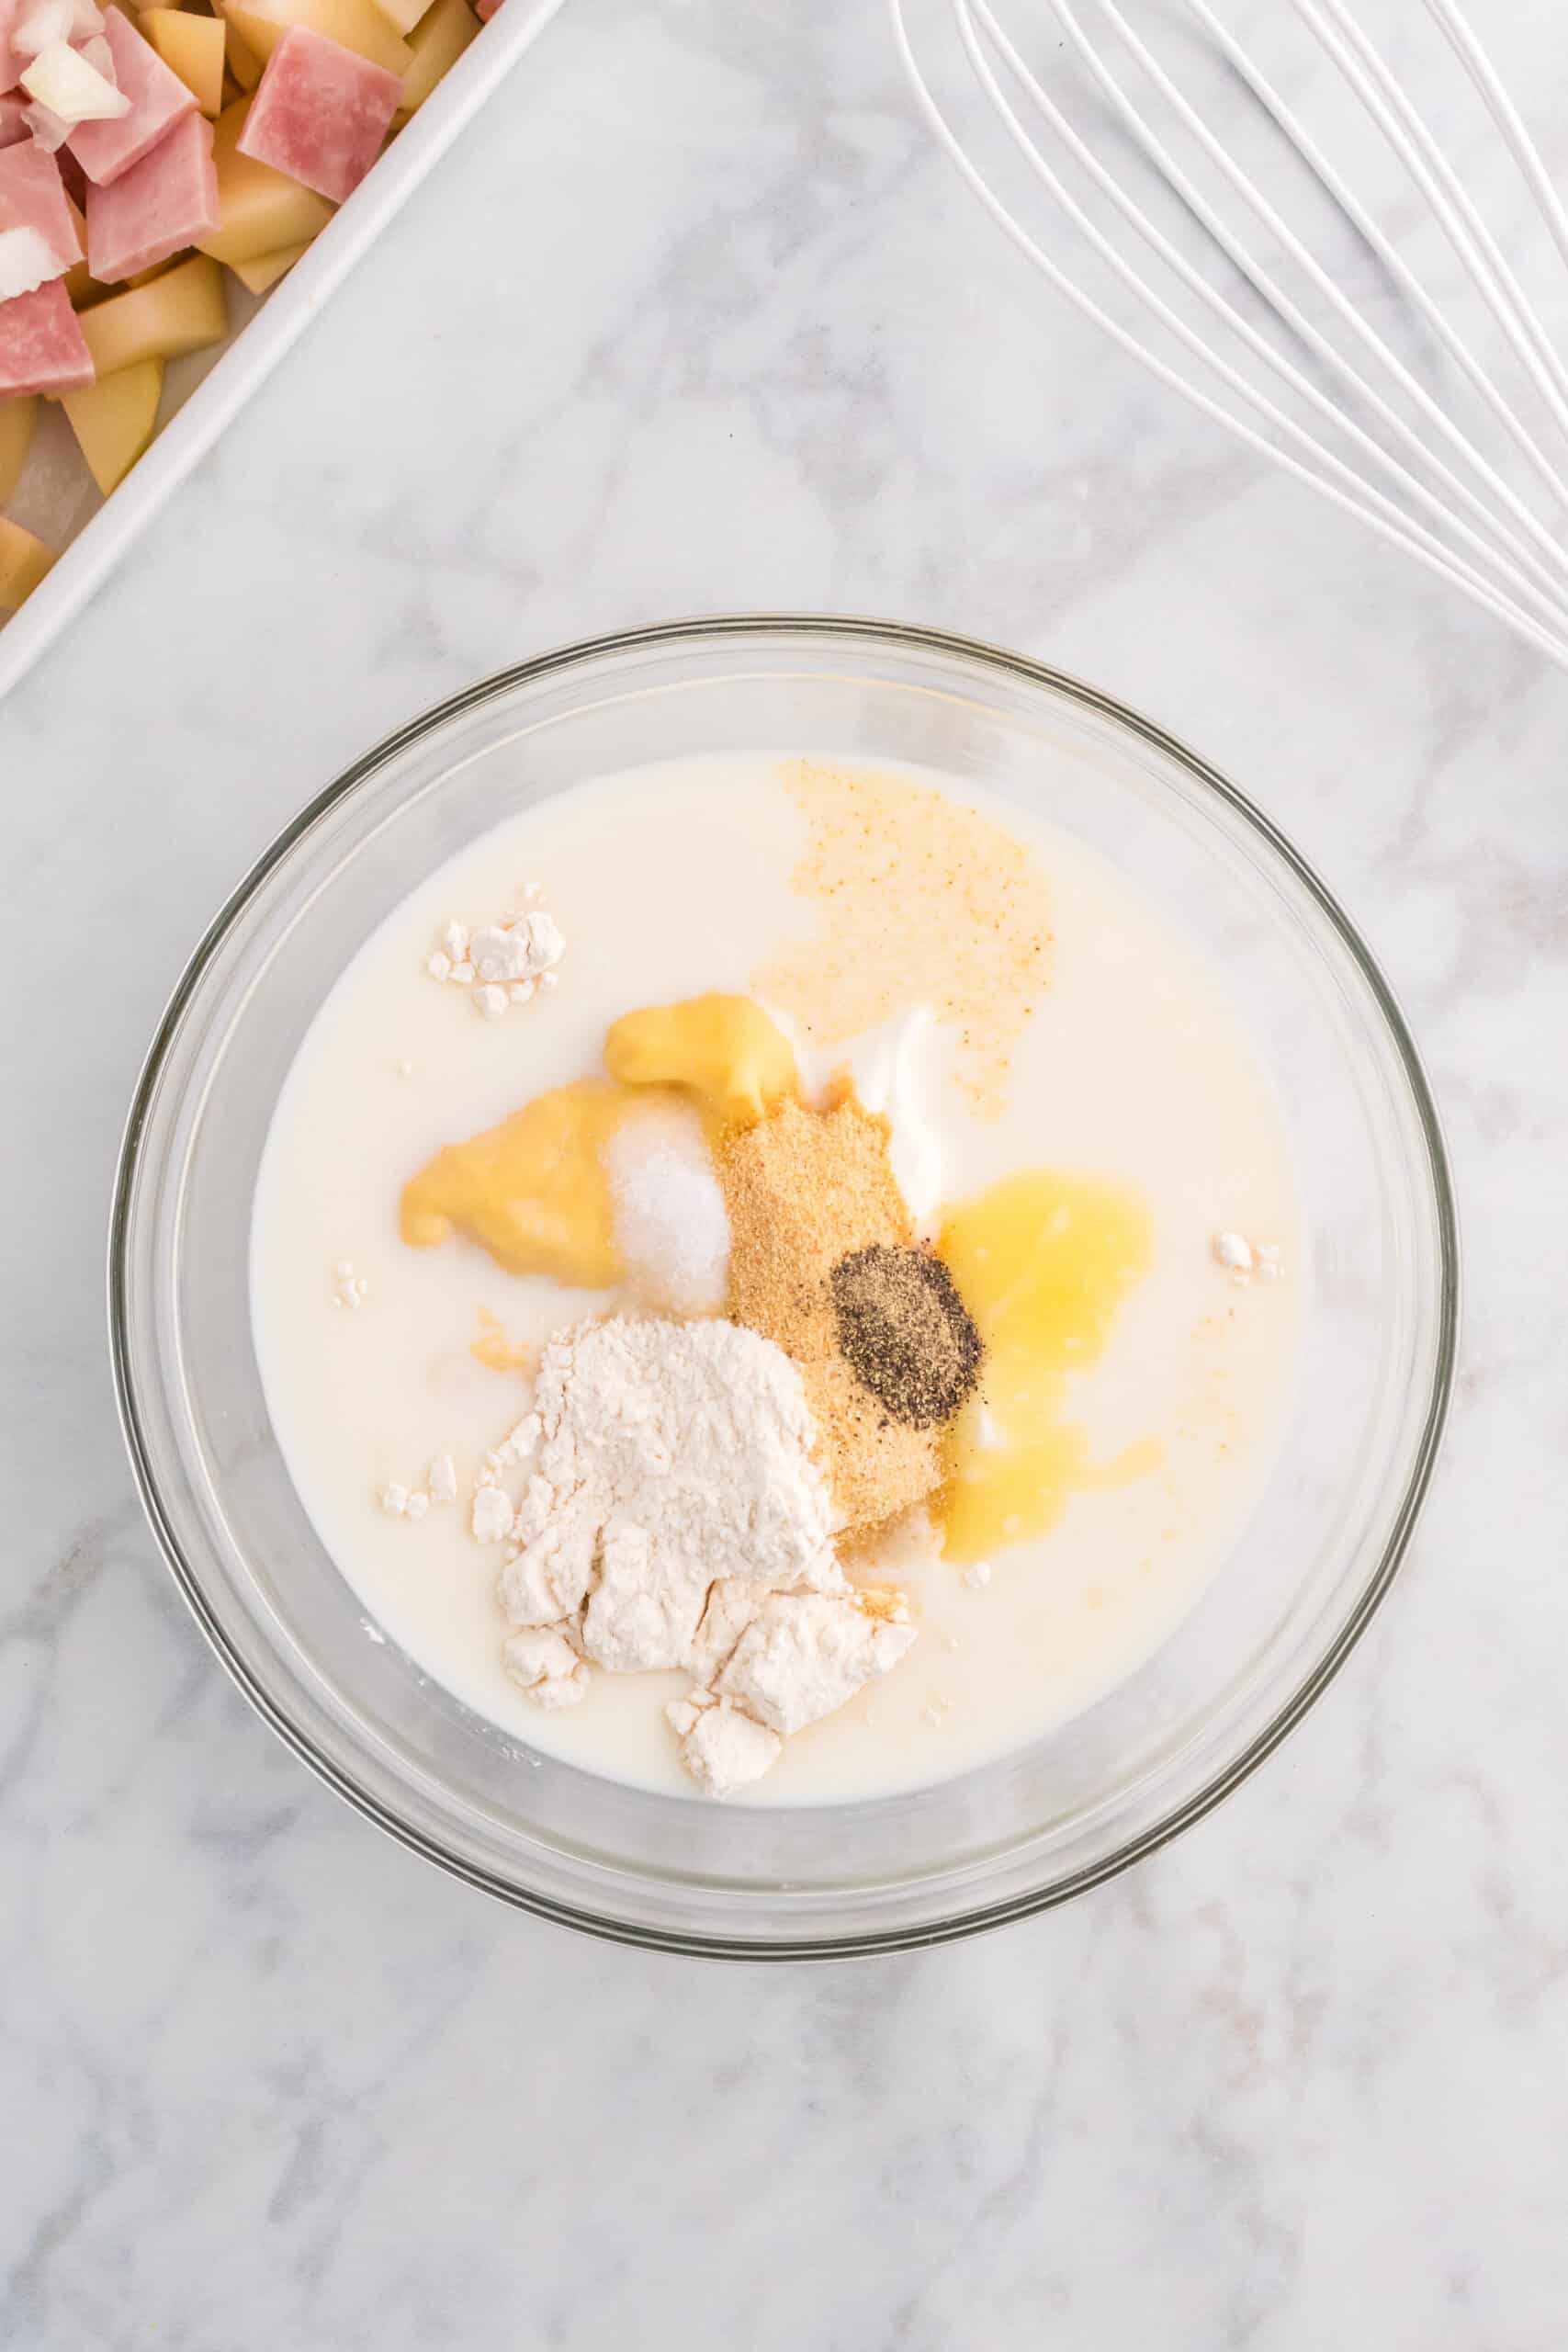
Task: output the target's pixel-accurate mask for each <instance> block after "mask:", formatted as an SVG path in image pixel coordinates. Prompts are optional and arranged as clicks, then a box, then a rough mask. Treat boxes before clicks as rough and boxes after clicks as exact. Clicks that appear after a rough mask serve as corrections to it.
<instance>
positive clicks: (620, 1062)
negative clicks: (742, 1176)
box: [604, 991, 800, 1129]
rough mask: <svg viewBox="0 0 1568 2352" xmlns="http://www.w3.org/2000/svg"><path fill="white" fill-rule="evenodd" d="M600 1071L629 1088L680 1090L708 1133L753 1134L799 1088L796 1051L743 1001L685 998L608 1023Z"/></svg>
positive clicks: (719, 997)
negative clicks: (746, 1130)
mask: <svg viewBox="0 0 1568 2352" xmlns="http://www.w3.org/2000/svg"><path fill="white" fill-rule="evenodd" d="M604 1067H605V1069H607V1070H608V1071H609V1073H610V1075H611V1077H612V1078H617V1079H620V1080H623V1081H624V1082H625V1083H626V1084H627V1085H629V1086H649V1085H653V1086H679V1087H681V1088H682V1090H683V1091H685V1092H686V1093H688V1094H690V1095H693V1096H694V1098H695V1100H696V1103H697V1107H698V1108H699V1109H700V1110H701V1111H702V1112H703V1114H704V1115H705V1118H706V1119H707V1121H708V1123H709V1125H710V1126H716V1127H718V1128H720V1129H724V1128H732V1127H754V1126H755V1125H757V1123H758V1121H759V1120H760V1119H763V1118H765V1117H766V1116H767V1114H768V1113H769V1112H770V1111H774V1110H776V1109H777V1108H778V1106H779V1104H780V1103H783V1102H784V1101H785V1100H786V1099H787V1098H789V1097H791V1096H794V1095H795V1094H796V1093H798V1091H799V1086H800V1081H799V1079H798V1077H797V1075H796V1071H795V1050H794V1048H793V1046H791V1045H790V1042H789V1040H788V1038H787V1037H785V1035H784V1033H783V1031H782V1030H781V1029H780V1028H778V1026H777V1025H776V1023H773V1022H772V1021H770V1020H769V1018H768V1016H767V1014H766V1013H765V1012H763V1011H762V1008H761V1005H760V1004H754V1003H753V1002H752V1001H751V999H750V997H749V996H725V995H722V994H720V993H719V992H717V991H714V992H713V993H711V994H709V995H707V996H694V997H688V998H686V1000H685V1001H684V1002H683V1003H681V1004H656V1005H649V1006H648V1007H647V1008H646V1010H644V1011H643V1012H628V1013H626V1014H625V1015H624V1016H623V1018H622V1019H621V1020H619V1021H616V1022H615V1023H612V1025H611V1027H610V1030H609V1033H608V1035H606V1037H605V1039H604Z"/></svg>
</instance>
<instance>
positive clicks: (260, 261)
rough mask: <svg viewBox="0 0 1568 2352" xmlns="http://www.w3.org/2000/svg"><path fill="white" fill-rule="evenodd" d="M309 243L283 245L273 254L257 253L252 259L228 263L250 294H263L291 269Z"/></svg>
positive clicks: (306, 252) (308, 246)
mask: <svg viewBox="0 0 1568 2352" xmlns="http://www.w3.org/2000/svg"><path fill="white" fill-rule="evenodd" d="M309 252H310V245H309V244H308V243H307V244H303V245H284V246H282V247H280V249H279V250H278V251H277V252H276V253H274V254H256V256H255V258H254V261H231V263H230V265H229V266H230V268H231V270H232V271H233V273H234V275H235V277H237V278H238V279H239V281H240V283H241V285H242V286H243V288H245V290H246V292H247V293H250V294H265V292H266V289H267V288H268V287H269V286H276V283H277V281H278V279H279V278H280V277H283V276H285V275H286V273H287V272H288V271H289V270H291V269H292V268H293V266H294V265H295V263H296V262H297V261H298V260H299V256H300V254H308V253H309Z"/></svg>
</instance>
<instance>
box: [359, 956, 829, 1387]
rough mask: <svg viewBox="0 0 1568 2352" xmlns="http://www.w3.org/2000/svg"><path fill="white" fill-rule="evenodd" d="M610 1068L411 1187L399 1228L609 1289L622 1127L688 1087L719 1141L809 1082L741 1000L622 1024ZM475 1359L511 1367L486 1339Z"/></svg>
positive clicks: (423, 1173) (532, 1108)
mask: <svg viewBox="0 0 1568 2352" xmlns="http://www.w3.org/2000/svg"><path fill="white" fill-rule="evenodd" d="M604 1060H605V1066H606V1068H607V1069H608V1070H609V1072H610V1075H609V1077H608V1078H582V1079H577V1080H574V1081H573V1083H572V1084H571V1085H570V1086H558V1087H555V1088H553V1089H552V1090H551V1091H550V1092H548V1093H547V1094H540V1095H536V1097H535V1099H534V1101H533V1102H532V1103H525V1104H524V1106H523V1108H522V1109H521V1110H520V1111H513V1113H512V1114H511V1116H510V1117H509V1118H505V1119H502V1122H501V1125H499V1126H495V1127H487V1128H486V1129H485V1131H484V1132H483V1134H481V1135H477V1136H469V1137H468V1140H467V1142H465V1143H454V1144H447V1145H446V1147H445V1148H444V1149H442V1150H440V1151H438V1152H437V1153H436V1154H435V1157H434V1159H431V1160H429V1161H428V1162H427V1163H426V1165H425V1166H424V1167H423V1168H422V1169H421V1170H420V1171H419V1173H418V1175H417V1176H415V1177H413V1178H412V1180H411V1182H409V1183H407V1184H406V1185H405V1186H404V1187H403V1196H402V1203H401V1207H400V1215H399V1230H400V1233H401V1235H402V1238H403V1239H404V1240H405V1241H406V1242H407V1243H408V1244H409V1245H410V1247H411V1248H412V1249H415V1250H430V1249H434V1248H435V1247H436V1245H437V1244H438V1243H440V1242H443V1241H446V1239H448V1238H450V1236H451V1235H452V1234H454V1233H461V1234H464V1235H466V1236H467V1238H468V1239H469V1240H470V1241H476V1242H478V1244H479V1247H480V1249H481V1250H489V1252H490V1254H491V1257H492V1258H493V1259H494V1260H495V1261H496V1263H497V1264H498V1265H502V1266H504V1267H505V1268H506V1270H507V1272H509V1273H513V1274H549V1275H552V1276H553V1277H554V1278H555V1280H556V1281H557V1282H558V1283H566V1284H567V1285H568V1286H569V1287H570V1288H571V1289H582V1290H609V1289H611V1288H612V1287H613V1286H614V1285H615V1283H618V1282H619V1281H620V1280H621V1278H622V1276H623V1274H624V1272H625V1268H624V1266H623V1264H622V1262H621V1253H620V1251H619V1250H618V1249H617V1248H616V1246H615V1202H614V1198H613V1196H612V1193H611V1187H610V1180H609V1176H608V1173H607V1171H606V1167H605V1147H606V1146H607V1145H608V1143H609V1141H610V1138H611V1136H613V1135H614V1134H615V1130H616V1128H617V1127H618V1126H619V1125H621V1122H622V1121H623V1120H624V1119H626V1117H627V1116H629V1115H630V1114H633V1113H634V1112H637V1111H638V1110H643V1109H646V1108H648V1107H649V1105H650V1104H652V1103H657V1102H658V1101H659V1100H660V1098H661V1097H662V1098H663V1099H666V1100H669V1099H671V1093H672V1090H677V1089H678V1090H679V1091H680V1094H681V1096H682V1097H683V1098H685V1099H687V1100H692V1101H694V1102H695V1103H696V1105H697V1106H698V1108H699V1109H700V1110H701V1111H702V1112H703V1114H704V1115H705V1119H706V1121H707V1123H708V1125H709V1128H710V1130H711V1131H714V1132H722V1131H725V1130H728V1129H732V1128H734V1127H738V1126H750V1125H755V1124H756V1122H757V1121H758V1120H759V1119H761V1118H762V1117H763V1116H764V1115H765V1114H766V1113H767V1112H769V1111H771V1110H773V1109H775V1108H776V1107H777V1105H778V1103H780V1102H782V1101H783V1100H784V1098H785V1097H786V1096H792V1095H794V1094H795V1091H796V1089H797V1083H798V1081H797V1079H796V1075H795V1054H794V1050H793V1048H792V1047H791V1046H790V1044H789V1041H788V1039H787V1038H786V1037H785V1036H784V1035H783V1033H782V1031H780V1030H779V1029H778V1028H777V1027H776V1026H775V1025H774V1023H773V1022H772V1021H770V1020H769V1018H768V1016H767V1014H766V1013H765V1012H763V1011H762V1009H761V1005H757V1004H753V1003H752V1001H751V1000H750V997H743V996H723V995H718V994H713V995H708V996H699V997H692V998H689V999H688V1000H687V1001H685V1002H684V1003H682V1004H666V1005H655V1006H650V1007H649V1008H648V1009H647V1010H646V1011H643V1012H628V1013H626V1015H625V1017H624V1018H623V1019H622V1020H619V1021H617V1022H615V1023H613V1024H612V1026H611V1028H610V1031H609V1033H608V1035H606V1037H605V1040H604ZM502 1346H504V1339H503V1338H502ZM472 1351H473V1353H474V1354H475V1355H477V1356H478V1357H479V1361H480V1363H490V1364H491V1365H493V1366H495V1368H497V1369H501V1368H502V1366H501V1365H500V1364H499V1363H497V1353H496V1349H495V1348H494V1346H492V1345H491V1341H490V1340H488V1339H487V1338H486V1337H485V1336H484V1335H481V1337H480V1339H479V1340H476V1341H474V1343H473V1350H472Z"/></svg>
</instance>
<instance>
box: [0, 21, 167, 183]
mask: <svg viewBox="0 0 1568 2352" xmlns="http://www.w3.org/2000/svg"><path fill="white" fill-rule="evenodd" d="M4 6H5V0H0V7H4ZM104 39H105V40H107V42H108V45H109V54H110V56H111V57H112V58H113V59H114V71H115V80H116V81H117V83H118V85H119V87H120V89H121V90H122V91H123V92H124V94H125V96H127V97H128V98H129V99H130V112H129V114H123V115H121V116H120V117H119V119H118V121H116V122H79V123H78V124H77V125H76V128H75V130H73V132H72V133H71V139H70V147H71V153H73V155H74V156H75V158H76V161H77V162H78V163H79V164H81V166H82V169H83V170H84V171H85V173H86V175H87V177H88V178H89V179H90V180H92V181H94V182H95V183H96V185H97V186H98V187H111V186H112V185H113V183H114V182H115V181H116V180H117V179H118V177H119V175H120V174H121V172H128V171H130V167H131V165H132V164H139V163H140V162H141V158H142V156H143V155H145V154H147V153H150V152H151V150H152V148H154V147H156V145H157V144H158V141H159V140H160V139H162V138H163V137H164V133H165V132H166V131H170V130H173V129H174V127H175V123H176V122H178V121H180V120H181V119H183V117H185V116H186V115H187V114H194V113H195V111H196V94H195V92H194V91H192V90H187V89H186V85H185V84H184V83H183V82H182V81H181V80H180V77H179V75H178V74H171V73H170V71H169V69H168V67H167V66H166V65H165V64H164V61H163V59H162V58H161V57H160V56H159V54H158V52H157V51H156V50H155V49H154V48H153V46H152V42H151V41H150V40H142V38H141V34H140V33H139V32H138V31H137V30H136V28H135V27H134V26H133V25H132V24H131V22H130V18H129V17H126V16H125V15H123V14H122V12H121V11H120V10H119V9H118V8H110V9H108V10H107V12H106V14H105V17H104Z"/></svg>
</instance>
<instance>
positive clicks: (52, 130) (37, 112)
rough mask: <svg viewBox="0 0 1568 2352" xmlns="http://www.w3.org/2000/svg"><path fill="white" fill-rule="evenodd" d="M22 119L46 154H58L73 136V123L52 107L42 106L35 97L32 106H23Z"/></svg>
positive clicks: (35, 141)
mask: <svg viewBox="0 0 1568 2352" xmlns="http://www.w3.org/2000/svg"><path fill="white" fill-rule="evenodd" d="M22 120H23V121H24V122H25V123H26V124H27V126H28V130H30V131H31V132H32V134H33V141H34V143H35V144H36V145H37V146H39V147H41V148H42V149H43V152H44V153H45V154H46V155H57V154H58V153H60V150H61V149H62V147H63V146H64V144H65V142H66V141H67V140H68V139H69V138H70V136H71V125H70V124H69V123H68V122H64V121H62V119H61V118H60V116H59V115H57V114H56V113H55V112H54V111H53V109H52V108H51V107H40V106H39V102H38V100H37V99H36V98H35V99H34V100H33V102H32V104H31V106H30V107H23V108H22Z"/></svg>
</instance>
